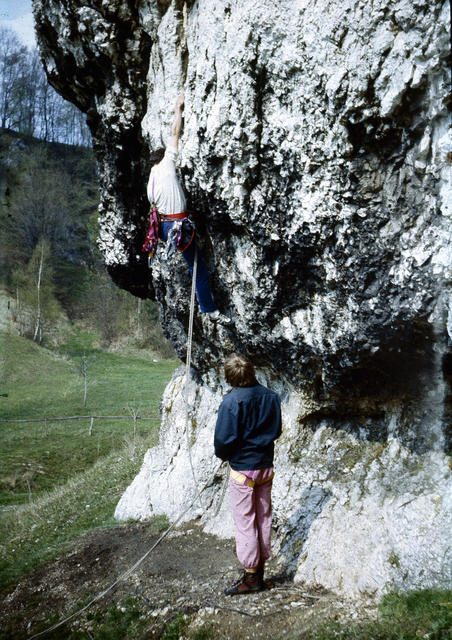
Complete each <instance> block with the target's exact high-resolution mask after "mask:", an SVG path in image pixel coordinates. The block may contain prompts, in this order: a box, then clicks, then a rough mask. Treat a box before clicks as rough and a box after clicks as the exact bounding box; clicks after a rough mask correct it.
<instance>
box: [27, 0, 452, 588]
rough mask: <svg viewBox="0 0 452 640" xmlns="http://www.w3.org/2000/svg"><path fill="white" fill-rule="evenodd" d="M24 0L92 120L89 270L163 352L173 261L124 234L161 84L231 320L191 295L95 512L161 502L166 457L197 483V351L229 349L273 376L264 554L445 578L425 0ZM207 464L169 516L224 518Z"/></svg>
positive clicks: (127, 511) (439, 66)
mask: <svg viewBox="0 0 452 640" xmlns="http://www.w3.org/2000/svg"><path fill="white" fill-rule="evenodd" d="M34 11H35V17H36V21H37V33H38V41H39V45H40V49H41V54H42V57H43V61H44V64H45V66H46V69H47V73H48V76H49V79H50V81H51V82H52V84H53V85H54V86H55V87H56V88H57V90H58V91H60V92H61V93H62V94H63V95H64V96H65V97H67V98H68V99H70V100H72V101H73V102H75V103H76V104H78V105H79V106H80V108H82V109H83V110H84V111H86V113H87V116H88V122H89V124H90V127H91V130H92V133H93V140H94V148H95V152H96V156H97V159H98V163H99V176H100V183H101V195H102V202H101V207H100V219H99V225H100V226H99V246H100V248H101V250H102V252H103V254H104V256H105V261H106V264H107V266H108V269H109V271H110V273H111V275H112V278H113V279H114V280H115V281H116V282H117V283H118V284H119V285H120V286H123V287H124V288H126V289H128V290H129V291H131V292H132V293H134V294H135V295H139V296H141V297H155V298H156V299H157V300H158V302H159V303H160V307H161V317H162V323H163V326H164V330H165V332H166V334H167V336H168V337H169V339H170V340H171V341H172V343H173V345H174V346H175V348H176V350H177V353H178V354H179V356H180V357H181V358H183V357H184V355H185V348H186V340H187V325H188V298H189V287H190V282H189V275H188V272H187V271H186V268H185V265H184V263H183V259H182V257H181V256H177V257H176V258H175V259H174V260H172V261H164V260H161V258H160V255H158V256H157V258H156V260H155V261H154V264H153V267H152V270H150V271H149V270H148V267H147V264H146V259H145V256H143V255H142V254H141V252H140V249H141V244H142V242H143V239H144V234H145V231H146V217H147V213H148V204H147V200H146V183H147V178H148V171H149V161H148V156H149V150H152V149H154V148H155V147H156V146H160V145H161V144H162V143H165V142H166V140H167V137H168V133H169V126H170V122H171V118H172V107H173V104H174V101H175V99H176V96H177V95H178V93H179V92H180V91H181V90H184V91H185V94H186V106H185V113H184V131H183V136H182V140H181V153H180V170H181V179H182V180H183V183H184V186H185V189H186V191H187V195H188V198H189V205H190V208H191V210H192V215H193V217H194V218H195V220H196V222H197V227H198V233H199V237H200V244H201V246H202V251H203V253H204V255H205V257H206V260H207V262H208V264H209V269H210V273H211V283H212V289H213V292H214V296H215V298H216V301H217V303H218V305H219V307H220V309H221V311H222V312H224V313H226V314H228V315H230V316H231V318H232V319H233V326H232V328H231V329H227V330H226V329H223V328H218V327H216V326H215V325H213V324H212V323H209V321H208V320H206V319H205V318H203V317H201V315H200V314H197V315H196V317H195V324H194V345H193V354H192V360H193V373H194V377H195V381H196V382H195V383H193V386H191V387H190V390H189V391H185V392H184V391H183V384H182V380H183V379H182V377H181V375H182V374H181V372H178V373H177V374H175V377H174V379H173V381H172V382H171V383H170V385H169V387H168V388H167V390H166V392H165V396H164V400H163V412H162V417H163V422H162V429H161V436H160V443H159V445H158V447H156V448H155V449H153V450H151V451H149V452H148V454H147V456H146V459H145V461H144V463H143V468H142V471H141V473H140V474H139V476H138V477H137V478H136V479H135V481H134V482H133V484H132V485H131V487H130V488H129V489H128V491H127V492H126V493H125V495H124V496H123V498H122V499H121V501H120V503H119V505H118V508H117V512H116V513H117V517H119V518H122V519H124V518H127V517H142V518H144V517H147V516H148V515H150V514H151V513H156V512H165V513H167V514H168V515H169V516H170V517H176V515H178V513H179V512H180V511H181V510H182V508H183V505H185V504H187V501H188V500H190V499H191V498H192V497H194V495H195V493H194V492H195V488H194V485H195V480H194V479H193V473H192V472H191V463H190V456H191V458H192V463H193V468H194V475H195V477H196V482H198V483H201V484H202V483H204V482H207V481H209V479H210V476H211V474H212V471H213V469H214V468H215V466H216V462H215V460H214V459H213V454H212V432H213V428H214V424H215V412H216V408H217V407H218V404H219V402H220V401H221V397H222V393H224V391H225V387H224V381H222V377H221V365H222V361H223V358H224V356H225V355H226V354H227V353H229V352H230V351H231V350H237V351H241V352H245V353H247V354H249V355H250V356H251V357H252V358H253V360H254V361H255V363H256V365H257V366H258V369H259V376H260V379H261V380H262V381H263V382H265V383H267V384H270V385H271V386H273V388H275V389H276V390H277V391H279V392H280V393H281V396H282V398H283V406H284V434H283V436H282V438H281V440H280V442H279V443H278V446H277V457H276V465H277V474H276V479H275V488H274V504H275V527H276V535H275V549H276V550H277V552H278V554H279V557H280V559H281V564H282V566H284V567H286V569H288V570H290V571H292V572H293V574H294V575H295V577H296V578H297V579H299V580H304V581H306V582H311V583H321V584H324V585H325V586H328V587H329V588H332V589H336V590H338V591H341V592H343V593H344V594H346V595H352V596H354V597H364V596H366V595H375V594H380V593H381V592H383V591H385V590H387V589H388V588H391V587H394V586H395V587H400V588H402V589H408V588H413V587H422V586H433V585H438V586H441V585H442V586H444V585H446V584H450V575H452V571H451V569H452V557H451V551H450V548H449V547H448V545H447V532H448V530H449V529H450V520H451V492H450V486H451V485H450V480H451V478H450V476H451V469H450V466H449V458H448V454H450V446H451V445H450V437H451V427H450V424H451V415H452V411H451V400H452V393H451V377H452V364H451V363H452V354H451V351H450V344H451V338H452V331H451V329H450V326H451V321H450V318H451V317H452V311H451V308H452V307H451V305H452V294H451V290H450V281H451V261H452V251H451V233H450V226H451V224H450V223H451V216H452V209H451V206H450V202H451V187H450V179H449V178H448V176H449V174H450V154H451V152H452V141H451V139H450V129H449V125H448V122H449V120H448V108H450V103H447V100H446V96H447V95H448V86H449V85H448V83H449V72H448V66H447V58H448V55H449V36H448V34H449V26H450V25H449V11H448V6H447V3H445V2H442V1H441V0H433V1H432V2H429V3H427V2H423V1H420V0H416V1H414V2H406V0H394V2H391V3H389V4H388V3H384V2H382V1H380V0H377V1H376V2H373V3H372V5H369V3H365V2H363V1H361V0H350V1H349V2H344V3H337V2H332V1H330V0H316V1H314V2H306V1H304V0H299V1H297V2H279V3H275V2H270V0H262V1H261V2H259V3H255V2H248V1H245V2H243V1H242V2H237V1H235V0H232V1H230V0H221V1H219V2H212V1H211V0H198V1H197V2H193V1H191V0H185V1H184V0H168V1H165V2H162V1H157V0H155V1H154V0H141V2H134V1H133V0H128V1H127V2H119V1H109V2H108V3H107V2H102V1H101V0H92V2H91V3H90V4H89V7H88V6H86V3H81V2H78V0H62V1H60V2H56V0H34ZM448 318H449V320H448ZM448 323H449V324H448ZM448 326H449V331H448ZM165 408H166V409H165ZM187 416H188V417H187ZM187 425H189V426H187ZM187 429H190V433H189V438H188V439H187V433H186V431H187ZM189 443H190V445H189ZM221 486H222V472H219V473H218V474H217V476H216V477H215V478H214V480H213V481H212V485H211V487H210V488H209V489H208V490H207V491H206V493H205V496H204V499H203V502H202V504H201V505H197V506H196V508H195V509H194V510H193V511H192V512H191V513H190V514H188V517H193V516H194V515H198V516H199V517H200V518H201V521H202V522H203V525H204V526H205V528H206V529H207V530H209V531H215V532H217V533H222V534H224V535H226V534H227V535H230V534H231V532H232V529H231V523H230V520H228V515H227V514H228V508H227V498H226V499H225V501H224V502H223V503H222V504H221V505H220V504H219V497H218V496H219V494H221ZM225 523H229V524H225ZM395 558H397V561H396V560H395Z"/></svg>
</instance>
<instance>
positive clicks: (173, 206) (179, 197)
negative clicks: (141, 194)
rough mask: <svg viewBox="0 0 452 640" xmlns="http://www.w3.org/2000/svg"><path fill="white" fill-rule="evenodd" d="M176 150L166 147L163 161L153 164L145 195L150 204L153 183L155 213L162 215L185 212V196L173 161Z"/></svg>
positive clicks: (175, 156)
mask: <svg viewBox="0 0 452 640" xmlns="http://www.w3.org/2000/svg"><path fill="white" fill-rule="evenodd" d="M176 158H177V149H176V148H175V147H170V146H168V147H166V151H165V155H164V156H163V159H162V160H161V161H160V162H159V163H158V164H155V165H154V166H153V167H152V169H151V173H150V176H149V182H148V188H147V194H148V199H149V202H152V200H153V198H152V183H154V201H155V203H156V205H157V211H158V212H159V213H162V214H167V213H182V212H183V211H185V195H184V192H183V191H182V187H181V185H180V183H179V180H178V179H177V175H176V165H175V161H176Z"/></svg>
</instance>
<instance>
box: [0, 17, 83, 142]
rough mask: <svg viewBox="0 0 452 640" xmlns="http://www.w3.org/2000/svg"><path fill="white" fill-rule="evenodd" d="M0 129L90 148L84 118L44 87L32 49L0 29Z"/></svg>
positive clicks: (47, 85) (10, 33)
mask: <svg viewBox="0 0 452 640" xmlns="http://www.w3.org/2000/svg"><path fill="white" fill-rule="evenodd" d="M0 126H1V127H3V128H4V129H5V128H6V129H13V130H15V131H20V132H21V133H25V134H27V135H30V136H36V137H39V138H42V139H44V140H47V141H50V142H64V143H66V144H72V145H82V146H91V134H90V131H89V128H88V126H87V124H86V120H85V116H84V114H82V112H81V111H79V109H78V108H77V107H76V106H75V105H73V104H72V103H70V102H67V101H66V100H64V99H63V98H62V97H61V96H60V95H59V94H58V93H57V92H56V91H55V90H54V89H53V88H52V87H51V86H50V85H49V83H48V81H47V77H46V74H45V72H44V69H43V66H42V64H41V61H40V58H39V54H38V52H37V50H36V49H35V48H32V49H27V47H25V46H23V45H22V44H21V43H20V41H19V39H18V37H17V36H16V34H15V33H14V31H13V30H12V29H9V28H6V27H0Z"/></svg>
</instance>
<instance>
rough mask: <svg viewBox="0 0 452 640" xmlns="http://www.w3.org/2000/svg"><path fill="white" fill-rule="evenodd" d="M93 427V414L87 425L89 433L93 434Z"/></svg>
mask: <svg viewBox="0 0 452 640" xmlns="http://www.w3.org/2000/svg"><path fill="white" fill-rule="evenodd" d="M93 427H94V416H91V423H90V425H89V435H90V436H92V435H93Z"/></svg>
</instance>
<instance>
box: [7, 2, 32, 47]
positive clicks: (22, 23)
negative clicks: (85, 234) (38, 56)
mask: <svg viewBox="0 0 452 640" xmlns="http://www.w3.org/2000/svg"><path fill="white" fill-rule="evenodd" d="M31 4H32V2H31V0H0V26H1V27H10V28H11V29H14V31H15V32H16V34H17V35H18V37H19V38H20V40H21V41H22V42H23V44H25V45H27V47H33V46H36V39H35V34H34V29H33V14H32V10H31Z"/></svg>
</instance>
